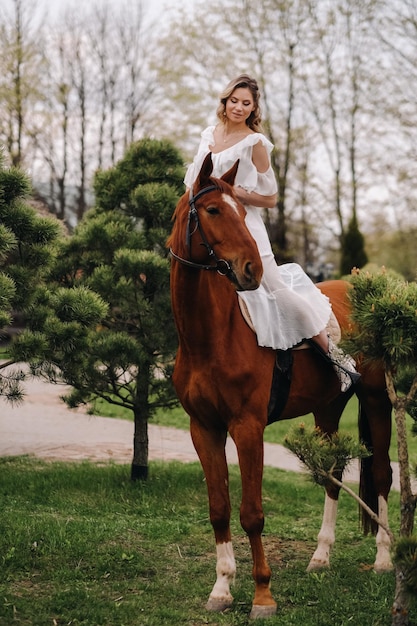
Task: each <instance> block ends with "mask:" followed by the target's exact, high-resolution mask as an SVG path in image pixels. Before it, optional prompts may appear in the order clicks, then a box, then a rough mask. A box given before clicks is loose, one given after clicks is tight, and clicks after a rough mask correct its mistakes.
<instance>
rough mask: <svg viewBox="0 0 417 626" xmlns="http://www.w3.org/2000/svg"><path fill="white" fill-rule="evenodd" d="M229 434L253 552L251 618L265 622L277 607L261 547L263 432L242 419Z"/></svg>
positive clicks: (242, 516) (242, 519) (243, 521)
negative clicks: (235, 449) (238, 467)
mask: <svg viewBox="0 0 417 626" xmlns="http://www.w3.org/2000/svg"><path fill="white" fill-rule="evenodd" d="M230 434H231V436H232V438H233V440H234V442H235V444H236V448H237V452H238V456H239V465H240V474H241V479H242V502H241V507H240V522H241V525H242V528H243V529H244V530H245V531H246V533H247V535H248V537H249V541H250V545H251V550H252V560H253V569H252V575H253V579H254V581H255V596H254V599H253V605H252V611H251V614H250V617H251V619H256V618H265V617H269V616H271V615H275V613H276V608H277V605H276V602H275V601H274V599H273V597H272V595H271V591H270V580H271V569H270V567H269V565H268V563H267V561H266V558H265V553H264V548H263V545H262V530H263V527H264V513H263V509H262V475H263V429H262V427H261V426H260V425H258V424H255V425H254V426H253V427H252V428H250V420H249V419H248V420H245V419H242V420H241V422H240V423H239V426H237V427H233V428H230Z"/></svg>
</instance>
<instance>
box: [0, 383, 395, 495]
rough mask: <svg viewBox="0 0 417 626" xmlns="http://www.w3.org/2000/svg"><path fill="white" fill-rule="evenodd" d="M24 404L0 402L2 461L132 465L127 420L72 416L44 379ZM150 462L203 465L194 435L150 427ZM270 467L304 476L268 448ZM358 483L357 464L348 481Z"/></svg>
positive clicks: (57, 388)
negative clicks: (21, 459)
mask: <svg viewBox="0 0 417 626" xmlns="http://www.w3.org/2000/svg"><path fill="white" fill-rule="evenodd" d="M24 384H25V390H26V397H25V401H24V403H23V404H21V405H20V406H18V407H12V406H11V405H10V404H9V403H8V402H6V401H5V400H4V399H2V398H0V456H14V455H22V454H32V455H34V456H37V457H40V458H44V459H54V460H63V461H79V460H83V459H89V460H92V461H114V462H116V463H127V464H129V463H130V462H131V460H132V441H133V424H132V422H129V421H126V420H118V419H111V418H106V417H98V416H95V415H87V414H86V413H85V411H84V410H83V409H76V410H70V409H68V408H67V407H66V405H65V404H64V403H63V402H62V400H60V396H61V395H63V394H64V393H65V392H66V390H67V387H65V386H62V385H52V384H49V383H46V382H43V381H41V380H39V379H33V380H29V381H26V382H25V383H24ZM226 451H227V457H228V461H229V463H233V464H237V454H236V448H235V446H234V443H233V441H232V440H231V439H230V438H228V441H227V448H226ZM149 459H150V460H151V461H152V460H156V459H159V460H164V461H171V460H174V459H176V460H179V461H183V462H190V461H197V460H198V459H197V455H196V453H195V451H194V447H193V444H192V441H191V437H190V435H189V433H188V431H184V430H179V429H176V428H165V427H162V426H157V425H155V424H149ZM265 465H268V466H271V467H277V468H280V469H284V470H291V471H296V472H298V471H302V468H301V466H300V463H299V461H298V459H297V458H296V457H295V456H294V455H293V454H291V453H290V452H289V451H288V450H287V449H286V448H284V447H283V446H281V445H278V444H270V443H265ZM393 471H394V485H393V488H394V489H397V490H398V489H399V480H398V464H396V463H393ZM345 480H346V481H347V482H357V481H358V468H357V464H352V466H351V468H350V469H349V470H348V472H347V473H346V475H345Z"/></svg>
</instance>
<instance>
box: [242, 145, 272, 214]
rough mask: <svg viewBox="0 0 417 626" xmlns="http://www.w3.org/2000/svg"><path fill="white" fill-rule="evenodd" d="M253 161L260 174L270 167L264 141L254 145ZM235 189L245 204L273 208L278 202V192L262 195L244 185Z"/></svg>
mask: <svg viewBox="0 0 417 626" xmlns="http://www.w3.org/2000/svg"><path fill="white" fill-rule="evenodd" d="M252 161H253V164H254V165H255V167H256V169H257V170H258V172H259V173H260V174H264V173H265V172H266V171H267V170H268V169H269V167H270V165H271V163H270V161H269V155H268V151H267V149H266V148H265V146H264V145H263V144H262V141H259V142H258V143H257V144H255V145H254V146H253V150H252ZM234 191H235V194H236V195H237V197H238V199H239V200H240V201H241V202H242V203H243V204H250V205H251V206H258V207H260V208H261V209H273V208H274V206H275V205H276V203H277V198H278V194H276V193H274V194H273V195H272V196H261V194H259V193H256V191H246V189H244V188H243V187H235V188H234Z"/></svg>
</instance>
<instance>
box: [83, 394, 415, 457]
mask: <svg viewBox="0 0 417 626" xmlns="http://www.w3.org/2000/svg"><path fill="white" fill-rule="evenodd" d="M94 412H95V413H96V414H97V415H102V416H104V417H116V418H119V419H128V420H131V419H132V412H131V411H128V410H127V409H123V408H121V407H117V406H114V405H111V404H109V403H107V402H104V401H97V402H96V404H95V406H94ZM300 422H305V423H306V424H313V423H314V420H313V416H312V414H309V415H306V416H304V417H300V418H297V419H293V420H284V421H282V422H276V423H275V424H271V425H270V426H268V428H266V430H265V441H267V442H268V443H280V444H283V442H284V439H285V436H286V435H287V433H288V431H289V430H290V428H291V427H292V426H293V425H294V424H297V423H300ZM152 423H153V424H158V425H160V426H171V427H173V428H181V429H183V430H184V429H185V430H187V429H188V428H189V418H188V416H187V415H186V413H185V412H184V411H183V409H182V408H176V409H173V410H171V411H164V410H160V411H158V413H157V414H156V415H155V417H154V418H153V419H152ZM413 423H414V422H413V420H412V418H411V417H409V416H408V418H407V432H408V435H409V436H408V445H409V456H410V461H411V463H412V464H414V465H415V464H417V437H416V436H415V435H413V434H412V432H411V428H412V425H413ZM340 430H342V431H343V432H344V433H348V434H349V435H351V437H353V438H354V439H357V438H358V401H357V398H356V397H353V398H352V399H351V400H350V401H349V403H348V405H347V407H346V409H345V411H344V413H343V415H342V419H341V422H340ZM392 432H393V436H392V439H391V447H390V455H391V460H392V461H397V460H398V453H397V434H396V430H395V425H393V431H392Z"/></svg>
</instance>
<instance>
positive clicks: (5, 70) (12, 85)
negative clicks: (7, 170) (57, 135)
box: [0, 0, 45, 166]
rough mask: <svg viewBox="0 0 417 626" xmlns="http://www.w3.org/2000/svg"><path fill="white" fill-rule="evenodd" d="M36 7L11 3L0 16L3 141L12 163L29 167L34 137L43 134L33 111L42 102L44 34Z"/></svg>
mask: <svg viewBox="0 0 417 626" xmlns="http://www.w3.org/2000/svg"><path fill="white" fill-rule="evenodd" d="M36 7H37V5H36V3H34V2H31V1H30V0H12V5H11V11H10V12H9V13H7V12H6V11H5V8H4V7H3V11H2V12H1V13H0V19H1V21H0V37H1V42H2V45H1V49H0V67H1V72H0V141H2V143H4V145H5V146H6V149H7V153H8V155H9V158H10V162H11V163H12V164H13V165H15V166H21V165H26V166H28V165H29V164H30V163H31V162H30V158H31V157H32V156H33V151H29V150H28V148H29V147H31V142H30V141H29V140H30V139H31V138H32V137H34V136H36V135H37V134H38V133H39V132H40V128H39V127H38V125H37V120H36V117H35V116H34V115H33V113H32V111H33V110H36V108H37V106H38V104H39V103H40V102H42V100H43V90H42V81H43V72H42V68H43V66H44V62H45V59H44V56H43V49H42V41H43V37H42V30H41V26H39V22H36V21H35V19H34V16H35V13H36Z"/></svg>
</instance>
